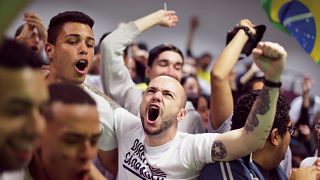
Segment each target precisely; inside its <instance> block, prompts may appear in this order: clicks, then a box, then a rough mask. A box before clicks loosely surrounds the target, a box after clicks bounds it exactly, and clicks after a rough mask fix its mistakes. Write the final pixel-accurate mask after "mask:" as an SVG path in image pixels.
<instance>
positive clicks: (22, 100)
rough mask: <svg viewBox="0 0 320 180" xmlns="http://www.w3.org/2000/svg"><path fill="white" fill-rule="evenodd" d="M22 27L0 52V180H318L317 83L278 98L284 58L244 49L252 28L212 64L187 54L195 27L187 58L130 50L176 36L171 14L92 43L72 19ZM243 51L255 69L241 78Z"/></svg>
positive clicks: (279, 50) (165, 51) (172, 51)
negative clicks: (153, 33)
mask: <svg viewBox="0 0 320 180" xmlns="http://www.w3.org/2000/svg"><path fill="white" fill-rule="evenodd" d="M23 20H24V24H22V25H21V26H20V27H19V28H18V29H17V31H16V33H15V37H14V38H11V39H10V38H3V39H4V40H3V41H2V43H1V46H0V55H1V57H2V60H1V61H0V92H1V93H0V99H1V101H0V180H7V179H17V180H19V179H34V180H44V179H48V180H49V179H54V180H73V179H83V180H84V179H95V180H100V179H120V180H126V179H127V180H134V179H159V180H160V179H293V180H300V179H304V180H306V179H316V178H320V174H319V171H320V160H319V158H318V154H319V150H318V145H319V139H320V99H319V97H318V96H316V95H312V94H311V93H310V92H311V89H312V87H313V84H314V80H313V79H312V78H311V77H309V76H308V75H305V77H304V79H303V81H302V84H301V89H302V94H301V96H299V95H296V96H297V97H296V98H295V99H289V98H288V97H287V95H286V94H285V93H284V91H283V90H282V88H281V85H282V80H281V76H282V74H283V71H284V69H285V65H286V61H287V52H286V50H285V48H284V47H282V46H281V45H279V44H278V43H276V42H259V43H258V42H257V44H255V43H252V42H253V41H256V38H255V37H256V36H258V35H257V34H258V32H257V31H258V30H257V28H256V25H255V24H254V23H253V22H251V21H250V20H248V19H241V20H240V21H239V22H238V24H237V25H236V26H235V27H234V28H233V37H232V39H230V42H228V44H227V45H226V46H225V47H224V49H223V50H222V51H221V53H220V54H219V55H218V56H217V57H216V58H215V59H214V58H213V56H211V55H210V53H207V52H206V53H203V54H202V55H201V56H199V57H196V56H195V55H194V53H193V51H192V42H193V39H194V37H195V32H196V29H197V28H198V26H199V19H198V18H197V17H192V18H191V20H190V29H189V31H188V36H187V37H188V39H187V45H186V52H185V53H183V51H181V50H180V49H179V48H178V47H176V46H174V45H172V44H167V42H164V44H160V45H158V46H156V47H153V48H152V49H150V50H149V48H148V46H147V45H146V44H145V43H142V42H138V41H137V38H138V37H139V36H142V35H143V33H144V32H145V31H146V30H149V29H152V28H156V27H158V26H161V27H165V28H174V27H175V26H176V24H177V23H178V22H179V17H178V15H177V14H176V12H175V11H173V10H166V9H165V10H157V11H154V12H153V13H151V14H148V15H146V16H144V17H141V18H139V19H136V20H133V21H130V22H128V23H124V24H122V25H121V26H119V27H118V28H116V29H115V30H113V31H111V32H108V33H106V34H104V35H103V36H102V37H101V39H100V40H99V42H98V41H97V40H95V38H94V33H93V29H92V28H93V26H94V20H93V19H92V18H91V17H90V16H88V15H87V14H85V13H83V12H80V11H65V12H61V13H59V14H57V15H55V16H54V17H52V18H51V19H50V23H49V26H48V28H46V27H45V26H44V25H43V22H42V20H41V18H40V17H39V16H38V15H37V14H36V13H35V12H26V13H25V14H24V19H23ZM266 38H267V37H266ZM248 43H251V44H254V46H252V47H251V49H250V50H249V52H250V53H251V54H252V58H253V60H252V62H251V64H249V65H248V68H247V71H245V72H243V73H242V74H240V73H238V72H236V69H235V66H236V64H237V62H238V60H239V59H240V58H241V54H242V52H243V49H244V48H247V47H248ZM290 107H291V108H290ZM300 164H301V165H300ZM318 174H319V175H318Z"/></svg>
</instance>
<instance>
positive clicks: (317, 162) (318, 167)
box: [313, 158, 320, 171]
mask: <svg viewBox="0 0 320 180" xmlns="http://www.w3.org/2000/svg"><path fill="white" fill-rule="evenodd" d="M313 165H314V166H316V168H317V170H318V171H320V158H318V159H317V160H316V161H314V163H313Z"/></svg>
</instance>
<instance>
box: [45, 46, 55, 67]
mask: <svg viewBox="0 0 320 180" xmlns="http://www.w3.org/2000/svg"><path fill="white" fill-rule="evenodd" d="M45 51H46V54H47V56H48V59H49V62H50V63H52V60H53V55H54V46H53V45H52V44H50V43H47V44H46V46H45Z"/></svg>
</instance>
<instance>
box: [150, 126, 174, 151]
mask: <svg viewBox="0 0 320 180" xmlns="http://www.w3.org/2000/svg"><path fill="white" fill-rule="evenodd" d="M176 134H177V131H176V130H175V131H174V128H170V129H168V130H167V131H165V132H162V133H160V134H158V135H152V136H151V135H147V134H145V142H146V145H148V146H150V147H157V146H161V145H163V144H166V143H168V142H169V141H171V140H172V139H173V138H174V137H175V136H176Z"/></svg>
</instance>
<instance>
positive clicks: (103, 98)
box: [83, 84, 120, 109]
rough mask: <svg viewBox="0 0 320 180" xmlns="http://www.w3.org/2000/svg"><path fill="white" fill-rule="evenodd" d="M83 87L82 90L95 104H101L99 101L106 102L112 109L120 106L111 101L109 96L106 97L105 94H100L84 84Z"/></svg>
mask: <svg viewBox="0 0 320 180" xmlns="http://www.w3.org/2000/svg"><path fill="white" fill-rule="evenodd" d="M83 86H84V90H85V91H86V92H87V93H88V94H89V95H91V96H92V98H94V100H95V101H97V103H99V102H101V101H107V102H108V103H109V104H110V106H111V108H112V109H116V108H118V107H120V105H119V104H118V103H116V102H115V101H114V100H113V99H111V98H110V97H109V96H107V95H106V94H105V93H103V92H101V91H100V90H98V89H96V88H94V87H90V86H88V85H86V84H84V85H83Z"/></svg>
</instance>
